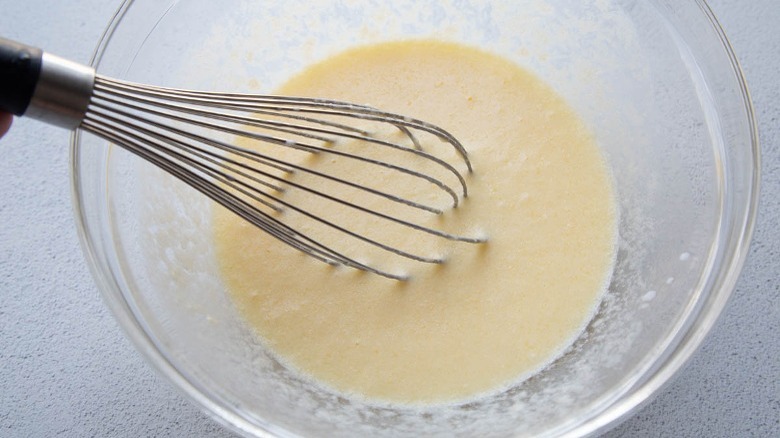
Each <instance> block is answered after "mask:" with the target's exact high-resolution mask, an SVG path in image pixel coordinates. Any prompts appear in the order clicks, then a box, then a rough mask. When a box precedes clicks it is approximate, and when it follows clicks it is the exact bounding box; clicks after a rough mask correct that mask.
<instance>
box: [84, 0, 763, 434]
mask: <svg viewBox="0 0 780 438" xmlns="http://www.w3.org/2000/svg"><path fill="white" fill-rule="evenodd" d="M692 1H693V3H695V4H696V5H697V6H698V7H699V9H700V10H701V12H702V13H703V14H704V16H705V18H706V19H707V20H708V22H709V24H710V25H711V27H712V30H714V31H715V32H716V34H717V36H718V38H719V39H720V43H721V45H722V48H723V50H724V53H725V55H726V56H727V57H728V59H729V61H730V64H731V68H732V70H733V74H734V79H735V81H736V85H737V86H738V88H739V92H740V94H741V97H742V104H743V105H744V116H745V118H746V122H747V125H748V127H749V135H750V154H751V155H752V162H751V165H752V167H751V168H750V169H749V175H748V176H749V178H750V185H749V187H748V190H747V191H748V193H747V194H746V195H745V200H746V201H745V202H744V203H742V204H741V205H740V207H741V208H740V210H741V211H744V212H745V214H744V215H743V216H742V217H737V218H736V224H734V225H733V226H732V227H731V229H733V230H735V232H734V233H733V236H734V237H733V238H732V241H731V242H729V243H733V245H732V246H729V247H728V248H727V249H726V250H725V252H726V254H725V255H726V257H725V258H724V261H723V263H722V265H721V266H720V268H721V270H720V271H719V272H717V273H716V278H715V281H714V283H713V285H712V290H713V291H715V292H717V293H711V294H709V296H708V297H707V298H708V299H707V300H705V302H703V303H702V305H701V306H700V308H698V309H696V311H694V312H691V313H689V316H688V318H690V320H689V321H686V322H687V323H688V324H687V330H684V331H681V332H680V333H679V334H678V335H677V336H676V338H672V339H671V340H670V342H669V343H668V344H667V348H666V351H665V352H664V353H663V354H661V355H659V356H658V358H657V359H656V361H655V362H654V363H653V365H654V366H653V367H651V368H650V369H648V370H646V371H645V373H644V374H643V375H641V376H640V378H639V379H638V380H637V381H636V382H634V383H633V384H632V385H631V386H630V387H629V388H627V389H625V390H624V391H622V393H621V394H620V395H619V397H617V398H616V399H615V400H613V401H611V402H610V403H608V405H607V406H606V407H604V408H603V409H602V410H601V411H600V412H599V415H597V416H595V417H592V418H590V419H587V420H585V421H583V422H580V423H578V424H577V425H575V426H574V427H570V428H569V429H568V430H566V431H565V432H564V435H563V436H582V435H591V434H596V433H600V432H605V431H607V430H609V429H611V428H613V427H615V426H617V425H618V424H620V423H621V422H623V421H625V420H626V419H628V418H629V417H630V415H631V414H633V413H634V412H636V411H637V410H639V409H641V408H642V407H643V406H645V405H646V404H648V403H650V402H651V401H652V400H653V398H654V396H656V395H658V394H659V392H660V390H661V389H663V388H664V387H665V386H666V385H668V384H669V383H671V381H672V380H673V377H674V376H675V375H677V374H678V372H679V371H680V370H681V369H682V368H683V367H684V365H685V364H686V363H688V361H689V360H690V359H691V357H692V356H693V354H694V353H695V352H696V351H697V350H698V348H699V347H700V346H701V344H702V343H703V341H704V339H706V336H707V334H708V333H709V332H710V331H711V329H712V327H713V326H714V325H715V323H716V321H717V319H718V318H719V317H720V315H721V314H722V313H723V309H724V308H725V306H726V305H727V303H728V301H729V299H730V297H731V295H732V294H733V291H734V289H735V286H736V282H737V280H738V278H739V275H740V272H741V271H742V268H743V266H744V264H745V261H746V258H747V255H748V252H749V251H748V250H749V246H750V242H751V239H752V236H753V233H754V229H755V224H756V220H757V216H758V206H759V198H760V196H759V194H760V179H761V148H760V144H759V135H758V126H757V122H756V117H755V110H754V108H753V103H752V99H751V97H750V91H749V89H748V86H747V82H746V80H745V76H744V73H743V70H742V67H741V65H740V63H739V60H738V59H737V56H736V54H735V52H734V49H733V47H732V45H731V43H730V42H729V40H728V38H727V36H726V34H725V32H724V30H723V28H722V26H721V25H720V22H719V21H718V19H717V18H716V17H715V14H714V13H713V11H712V9H711V8H710V6H709V5H708V4H707V3H706V0H692ZM135 2H136V0H122V2H121V4H120V5H119V7H118V8H117V10H116V12H115V13H114V15H113V16H112V18H111V19H110V20H109V23H108V25H107V26H106V28H105V30H104V31H103V33H102V35H101V36H100V38H99V40H98V44H97V46H96V48H95V50H94V52H93V54H92V56H91V59H90V62H89V65H91V66H92V67H94V68H96V69H97V68H98V66H99V64H100V61H101V59H102V57H103V54H104V53H105V50H106V49H107V46H108V44H109V42H110V41H111V38H112V37H113V35H114V32H115V30H116V29H117V27H118V26H119V24H120V23H121V22H122V19H123V18H124V17H125V15H126V14H127V13H128V11H129V10H130V8H131V7H132V5H133V4H134V3H135ZM176 3H177V1H176V0H173V1H171V3H170V5H169V7H168V8H167V10H166V13H167V11H168V10H170V9H171V8H172V7H173V6H174V5H175V4H176ZM80 143H81V133H80V131H78V130H76V131H74V132H73V133H72V134H71V138H70V158H69V165H70V169H71V193H72V196H71V199H72V203H73V210H74V215H75V219H76V225H77V232H78V236H79V242H80V246H81V249H82V252H83V253H84V257H85V259H86V261H87V264H88V266H89V269H90V271H91V273H92V276H93V278H94V279H95V282H96V285H97V286H98V289H100V292H101V295H102V297H103V301H104V302H105V303H106V305H107V306H108V307H109V309H110V310H111V312H112V314H113V316H114V318H116V320H117V322H118V323H119V326H120V327H121V328H122V330H123V331H124V333H125V335H126V336H127V337H128V338H129V339H130V340H131V342H132V343H133V344H134V346H135V347H136V349H137V350H138V351H139V352H140V353H141V355H142V356H143V357H144V359H145V360H146V361H147V363H148V364H150V365H151V366H152V368H153V369H155V370H156V372H158V373H159V374H160V375H161V376H163V377H164V378H166V379H167V380H169V381H170V382H171V383H173V386H174V387H175V388H176V389H177V390H178V391H179V393H181V394H182V395H184V396H185V397H186V398H188V399H189V400H190V401H192V402H194V403H195V405H196V406H198V407H199V408H200V409H201V411H203V412H205V413H206V414H208V415H209V416H210V417H211V418H213V419H214V420H215V421H217V422H218V423H220V424H222V425H223V426H225V427H227V428H228V429H230V430H232V431H233V432H236V433H239V434H242V435H253V436H269V437H270V436H293V435H292V434H291V433H290V432H288V431H286V430H284V429H281V428H279V427H276V426H274V425H273V424H269V423H265V422H263V424H260V425H258V424H255V423H251V422H249V421H248V420H247V419H246V418H244V417H243V416H241V415H239V414H237V413H236V412H235V411H234V410H233V406H232V405H231V404H230V403H229V402H227V401H226V400H221V399H218V398H216V397H215V396H214V395H213V394H210V393H209V391H207V390H206V389H205V388H202V387H200V386H199V385H198V384H197V383H196V382H195V381H193V380H191V379H189V378H188V377H187V376H186V375H185V374H183V373H182V372H181V371H180V370H179V369H177V368H176V367H175V366H174V365H173V364H172V363H171V362H170V361H169V360H168V358H167V356H166V354H165V353H164V352H163V351H162V350H160V349H159V348H158V347H157V345H156V344H155V342H154V340H153V338H152V337H151V336H150V334H149V333H147V332H146V330H145V328H144V325H143V324H142V323H141V322H140V321H138V320H137V319H136V318H134V314H133V312H132V309H131V305H130V304H129V303H128V302H127V301H126V300H125V298H124V296H123V295H122V294H121V293H118V294H117V293H115V292H114V291H115V290H117V288H118V285H117V282H116V279H115V278H114V276H113V273H112V271H111V270H110V269H108V267H107V266H106V265H105V264H104V263H103V262H102V261H101V260H100V253H101V251H100V249H99V248H98V243H97V242H95V241H94V240H93V238H92V237H91V235H90V232H89V229H88V226H87V222H88V219H87V217H88V216H89V212H87V211H86V210H85V208H84V207H85V206H84V204H83V203H82V202H81V192H80V188H79V185H80V181H81V175H80V168H79V157H80V152H79V150H80ZM699 287H700V288H701V287H702V286H699ZM118 297H120V298H121V299H117V298H118ZM254 419H255V420H260V419H259V418H257V417H255V418H254Z"/></svg>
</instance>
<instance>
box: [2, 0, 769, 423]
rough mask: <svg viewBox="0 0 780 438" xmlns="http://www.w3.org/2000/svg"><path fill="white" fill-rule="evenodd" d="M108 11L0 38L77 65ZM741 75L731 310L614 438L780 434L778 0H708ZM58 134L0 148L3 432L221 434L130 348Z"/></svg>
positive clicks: (94, 9) (71, 9)
mask: <svg viewBox="0 0 780 438" xmlns="http://www.w3.org/2000/svg"><path fill="white" fill-rule="evenodd" d="M117 4H118V1H107V0H68V1H50V0H24V1H20V0H0V35H2V36H5V37H9V38H13V39H18V40H23V41H25V42H27V43H30V44H34V45H38V46H40V47H44V48H46V49H47V50H49V51H51V52H52V53H56V54H58V55H60V56H64V57H67V58H70V59H73V60H76V61H81V62H87V61H88V59H89V56H90V54H91V53H92V50H93V48H94V46H95V45H96V43H97V41H98V38H99V36H100V34H101V32H102V30H103V27H104V26H105V25H106V23H107V22H108V20H109V19H110V18H111V16H112V14H113V13H114V10H115V8H116V7H117ZM711 6H712V8H713V9H714V11H715V13H716V15H717V16H718V17H719V19H720V20H721V23H722V25H723V27H724V28H725V30H726V33H727V35H728V36H729V38H730V39H731V42H732V44H733V45H734V48H735V50H736V53H737V56H738V58H739V59H740V61H741V62H742V66H743V68H744V70H745V74H746V76H747V80H748V84H749V86H750V89H751V91H752V95H753V100H754V104H755V109H756V116H757V118H758V122H759V131H760V135H761V143H762V148H763V165H762V167H763V168H762V172H763V174H762V188H761V192H762V193H761V210H760V214H759V218H758V224H757V228H756V232H755V237H754V240H753V244H752V246H751V249H750V255H749V257H748V260H747V264H746V266H745V269H744V271H743V273H742V276H741V278H740V280H739V282H738V283H737V289H736V291H735V292H734V295H733V298H732V300H731V302H730V303H729V305H728V307H727V309H726V311H725V313H724V314H723V315H722V316H721V318H720V320H719V321H718V324H717V325H716V326H715V329H714V330H713V332H712V333H711V334H710V336H709V337H708V338H707V339H706V341H705V342H704V345H703V347H702V348H701V350H700V351H699V352H698V353H697V354H696V355H695V356H694V358H693V359H692V360H691V362H690V364H689V366H688V367H687V368H686V369H685V370H684V371H683V372H682V373H680V374H679V376H678V378H677V379H676V380H674V381H673V382H672V383H671V384H669V385H668V386H667V387H666V388H665V389H664V390H663V391H662V392H661V393H660V394H659V395H658V397H657V398H656V399H655V400H654V401H653V402H652V403H650V404H648V405H647V406H646V407H644V408H643V409H642V410H640V411H639V412H638V413H637V414H636V415H634V416H633V417H632V418H630V419H628V420H627V421H626V422H625V423H623V424H622V425H620V426H619V427H617V428H616V429H615V430H613V431H612V432H610V433H609V434H608V436H632V437H644V436H670V437H688V436H695V437H699V436H701V437H742V436H762V437H764V436H766V437H768V436H774V437H780V282H778V274H780V223H779V222H780V123H778V122H779V121H780V80H779V79H778V78H779V77H780V31H778V23H780V2H778V1H777V0H744V1H737V0H730V1H729V0H711ZM67 145H68V134H67V133H66V132H65V131H63V130H60V129H56V128H51V127H47V126H43V125H41V124H39V123H36V122H32V121H28V120H17V121H16V122H15V124H14V127H13V129H12V130H11V132H10V133H9V134H8V136H7V137H5V138H3V139H2V140H1V141H0V150H1V151H2V159H1V160H0V193H2V198H1V199H0V224H2V227H0V366H2V371H1V372H0V437H6V436H8V437H11V436H13V437H17V436H18V437H27V436H33V437H49V436H64V437H84V436H111V437H146V436H200V437H226V436H230V435H231V434H230V433H229V432H227V431H225V430H223V429H222V428H221V427H220V426H219V425H217V424H216V423H214V422H213V421H211V420H210V419H209V418H207V417H206V415H205V414H203V413H201V412H200V411H199V410H198V408H196V407H195V406H193V405H192V404H190V403H189V402H188V401H187V400H185V399H184V397H182V396H180V395H179V394H178V393H177V392H176V390H175V389H174V388H173V387H172V386H171V385H170V384H169V383H168V382H166V381H164V380H163V379H162V378H160V377H158V376H157V375H156V374H155V373H154V372H153V371H152V369H151V367H150V366H148V365H147V364H146V363H145V362H144V361H143V360H142V358H141V356H140V355H139V354H138V353H137V352H136V351H135V350H134V349H133V347H132V346H131V345H130V342H129V341H128V340H126V339H125V337H124V335H123V334H122V332H121V330H120V329H119V327H118V325H117V324H116V322H114V320H113V318H112V317H111V315H110V314H109V312H108V309H107V308H106V307H105V306H104V305H103V301H102V299H101V297H100V295H99V292H98V290H97V288H96V286H95V284H94V282H93V280H92V278H91V276H90V274H89V271H88V268H87V266H86V263H85V261H84V259H83V256H82V252H81V249H80V248H79V243H78V239H77V236H76V227H75V223H74V219H73V214H72V209H71V195H70V184H69V175H68V147H67Z"/></svg>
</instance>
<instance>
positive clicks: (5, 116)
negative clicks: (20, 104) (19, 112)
mask: <svg viewBox="0 0 780 438" xmlns="http://www.w3.org/2000/svg"><path fill="white" fill-rule="evenodd" d="M12 121H13V116H12V115H11V113H4V112H0V137H2V136H4V135H5V133H6V132H8V129H9V128H10V127H11V122H12Z"/></svg>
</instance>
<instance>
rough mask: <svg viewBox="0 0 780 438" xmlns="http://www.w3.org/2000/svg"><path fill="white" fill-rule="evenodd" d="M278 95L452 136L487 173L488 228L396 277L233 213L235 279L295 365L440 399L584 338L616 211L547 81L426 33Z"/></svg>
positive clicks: (369, 392) (468, 217)
mask: <svg viewBox="0 0 780 438" xmlns="http://www.w3.org/2000/svg"><path fill="white" fill-rule="evenodd" d="M280 92H281V93H284V94H289V95H303V96H319V97H328V98H337V99H340V100H348V101H356V102H360V103H368V104H370V105H373V106H375V107H380V108H383V109H387V110H389V111H394V112H399V113H402V114H407V115H409V116H412V117H417V118H420V119H423V120H427V121H430V122H432V123H435V124H437V125H439V126H442V127H444V128H445V129H447V130H449V131H450V132H452V133H453V134H454V135H455V136H456V137H457V138H459V139H460V140H461V141H462V143H463V144H464V145H465V146H466V147H467V149H468V150H469V154H470V157H471V159H472V162H473V164H474V167H475V169H476V172H475V174H474V176H472V177H470V178H469V181H468V183H469V189H470V192H471V196H470V197H469V198H468V199H467V200H466V202H465V205H464V206H463V207H462V208H459V209H458V220H459V221H462V222H461V223H463V224H466V225H468V224H477V225H478V227H479V228H481V229H483V230H485V231H486V232H487V233H488V235H489V238H490V240H489V243H487V244H484V245H471V244H463V243H461V244H458V245H455V246H453V247H452V255H451V257H450V259H449V260H448V262H447V264H446V265H445V266H444V267H443V268H435V267H430V266H424V267H423V268H421V269H419V270H418V271H415V273H414V278H413V280H412V281H409V282H396V281H391V280H387V279H385V278H381V277H378V276H375V275H366V274H361V273H359V272H357V271H355V270H352V269H342V270H334V269H332V268H330V267H328V266H327V265H325V264H322V263H319V262H317V261H314V260H312V259H310V258H307V257H302V256H300V255H298V254H297V253H296V252H295V251H294V250H291V249H290V248H287V247H285V246H284V245H283V244H281V243H279V242H277V241H276V240H274V239H272V238H269V237H268V236H266V235H265V234H264V233H262V232H260V231H257V230H255V229H254V228H253V227H252V226H250V225H247V224H245V223H244V222H243V221H242V220H241V219H238V218H237V217H235V216H234V215H232V214H231V213H228V212H226V211H224V210H221V209H220V210H219V211H217V212H216V213H215V236H216V244H217V251H218V257H219V261H220V266H221V271H222V274H223V277H224V281H225V283H226V285H227V287H228V289H229V291H230V293H231V294H232V296H233V299H234V301H235V302H236V305H237V306H238V308H239V309H240V311H241V313H242V314H243V315H244V316H245V318H246V319H247V321H248V322H249V323H250V324H251V325H252V326H253V327H254V328H255V329H256V330H257V332H258V334H259V335H260V336H261V338H262V339H263V340H264V341H265V342H266V343H267V345H268V346H269V347H270V348H271V349H272V350H273V351H274V352H275V353H276V354H277V355H278V356H279V357H280V358H281V359H282V360H283V361H284V362H286V363H288V364H289V365H290V366H292V367H294V368H297V369H299V370H300V371H302V372H303V373H306V374H308V375H310V376H311V377H313V378H315V379H317V380H319V381H321V382H322V383H324V384H326V385H329V386H331V387H333V388H335V389H337V390H340V391H343V392H347V393H351V394H355V395H359V396H363V397H367V398H369V399H376V400H382V401H389V402H396V403H412V404H418V403H438V402H448V401H455V400H461V399H466V398H469V397H474V396H476V395H479V394H483V393H486V392H489V391H493V390H497V389H500V388H501V387H503V386H504V385H507V384H510V383H512V382H516V381H517V380H519V379H521V378H523V377H524V376H527V375H529V374H530V373H533V372H536V371H538V370H539V369H540V368H541V367H543V366H544V365H545V364H547V363H549V362H550V361H551V360H553V359H554V358H555V357H556V356H557V355H559V354H560V353H561V352H562V350H563V349H565V348H566V347H567V346H568V345H570V344H571V342H572V341H573V340H574V339H575V338H576V337H577V336H578V335H579V333H580V332H581V330H582V329H583V327H584V326H585V324H587V322H588V320H589V319H590V317H591V316H592V314H593V312H594V309H595V307H596V305H597V304H598V301H599V299H600V297H601V294H602V292H603V290H604V288H605V285H606V283H607V281H608V279H609V276H610V274H611V268H612V261H613V257H614V251H615V243H616V242H615V240H616V232H615V227H616V224H615V222H616V218H615V215H616V213H615V206H614V199H613V193H612V187H611V183H610V177H609V173H608V170H607V168H606V165H605V162H604V159H603V157H602V156H601V154H600V151H599V149H598V147H597V145H596V144H595V142H594V140H593V138H592V136H591V134H590V133H589V132H588V130H587V129H586V128H585V127H584V125H583V123H582V122H581V121H580V120H579V119H578V118H577V116H576V114H575V113H574V112H573V111H572V110H571V109H570V108H569V107H568V106H567V105H566V103H565V102H564V101H563V100H562V99H561V98H560V97H559V96H557V95H556V94H555V93H554V92H553V91H552V90H551V89H550V88H549V87H548V86H547V85H545V84H544V83H543V82H542V81H540V80H539V79H538V78H536V77H534V76H533V75H531V74H529V73H528V72H526V71H524V70H522V69H520V68H519V67H517V66H516V65H514V64H512V63H510V62H508V61H506V60H504V59H502V58H499V57H497V56H494V55H491V54H487V53H484V52H481V51H478V50H475V49H471V48H467V47H463V46H459V45H454V44H449V43H440V42H433V41H413V42H398V43H387V44H381V45H376V46H370V47H364V48H358V49H354V50H351V51H348V52H345V53H343V54H340V55H338V56H335V57H333V58H331V59H328V60H326V61H325V62H323V63H321V64H318V65H316V66H314V67H311V68H310V69H308V70H306V71H305V72H304V73H303V74H301V75H299V76H297V77H295V78H293V79H292V80H291V81H290V82H289V83H288V84H287V85H286V86H285V87H283V88H282V89H281V90H280ZM466 228H468V227H466ZM401 237H402V236H398V238H399V239H400V238H401ZM390 240H392V238H391V239H390Z"/></svg>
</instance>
